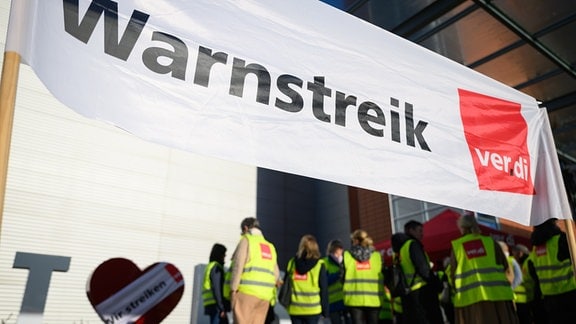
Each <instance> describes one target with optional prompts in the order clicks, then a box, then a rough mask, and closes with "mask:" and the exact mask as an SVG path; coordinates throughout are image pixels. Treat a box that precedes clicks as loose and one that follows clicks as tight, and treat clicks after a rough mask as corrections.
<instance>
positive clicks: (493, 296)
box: [449, 215, 518, 324]
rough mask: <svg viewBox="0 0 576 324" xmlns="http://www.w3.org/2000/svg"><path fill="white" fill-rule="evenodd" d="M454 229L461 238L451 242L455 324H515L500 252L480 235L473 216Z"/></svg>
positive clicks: (491, 239)
mask: <svg viewBox="0 0 576 324" xmlns="http://www.w3.org/2000/svg"><path fill="white" fill-rule="evenodd" d="M458 228H459V229H460V233H462V236H461V237H460V238H458V239H455V240H453V241H452V252H451V256H450V274H449V280H450V283H451V284H452V287H453V289H454V297H453V302H454V315H455V316H454V317H455V320H456V324H485V323H490V324H517V323H518V316H517V315H516V311H515V310H514V302H513V299H514V294H513V292H512V286H510V281H508V278H507V277H506V270H507V269H508V267H509V266H510V265H509V262H508V260H507V258H506V256H505V255H504V252H503V251H502V249H501V248H500V246H499V244H498V243H497V242H496V241H495V240H494V239H493V238H491V237H490V236H485V235H482V234H480V227H479V226H478V223H477V222H476V218H475V217H474V216H473V215H463V216H461V217H460V218H459V219H458Z"/></svg>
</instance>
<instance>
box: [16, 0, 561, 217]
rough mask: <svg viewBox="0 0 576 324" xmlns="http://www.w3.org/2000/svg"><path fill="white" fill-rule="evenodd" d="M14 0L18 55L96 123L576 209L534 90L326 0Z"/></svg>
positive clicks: (169, 140) (464, 204) (554, 210)
mask: <svg viewBox="0 0 576 324" xmlns="http://www.w3.org/2000/svg"><path fill="white" fill-rule="evenodd" d="M15 2H16V3H19V10H14V9H15V8H13V11H12V16H11V23H12V25H11V26H10V32H9V37H8V45H7V50H14V51H18V52H19V53H20V54H21V55H22V56H23V59H24V61H25V62H26V63H27V64H29V65H30V66H32V68H33V69H34V70H35V72H36V73H37V74H38V76H39V77H40V79H41V80H42V81H43V82H44V83H45V85H46V86H47V88H48V89H49V90H50V91H51V92H52V93H53V94H54V96H56V97H57V98H58V99H59V100H61V101H62V102H63V103H64V104H66V105H67V106H69V107H70V108H72V109H74V110H75V111H77V112H78V113H80V114H82V115H84V116H86V117H89V118H97V119H101V120H104V121H106V122H109V123H112V124H114V125H116V126H118V127H120V128H122V129H125V130H126V131H128V132H130V133H132V134H134V135H136V136H139V137H141V138H144V139H147V140H150V141H153V142H156V143H161V144H164V145H167V146H171V147H175V148H179V149H182V150H187V151H191V152H196V153H200V154H205V155H209V156H213V157H217V158H222V159H227V160H233V161H238V162H242V163H246V164H251V165H257V166H260V167H265V168H269V169H275V170H280V171H284V172H289V173H295V174H300V175H304V176H308V177H313V178H318V179H324V180H329V181H333V182H338V183H343V184H347V185H351V186H357V187H362V188H367V189H372V190H376V191H380V192H386V193H391V194H396V195H401V196H405V197H410V198H416V199H421V200H425V201H430V202H434V203H438V204H443V205H448V206H453V207H457V208H463V209H468V210H472V211H477V212H481V213H485V214H490V215H494V216H497V217H503V218H507V219H511V220H514V221H517V222H519V223H523V224H538V223H540V222H542V221H543V220H545V219H547V218H550V217H557V218H568V217H570V208H569V205H568V200H567V197H566V193H565V189H564V186H563V183H562V177H561V174H560V169H559V166H558V161H557V156H556V151H555V148H554V145H553V141H552V136H551V130H550V127H549V124H548V120H547V115H546V111H545V110H544V109H540V108H538V106H537V103H536V101H535V100H534V99H533V98H531V97H529V96H527V95H525V94H523V93H521V92H519V91H516V90H514V89H512V88H510V87H508V86H506V85H504V84H501V83H499V82H496V81H494V80H492V79H490V78H487V77H486V76H483V75H481V74H479V73H476V72H474V71H472V70H470V69H468V68H466V67H464V66H462V65H460V64H457V63H455V62H453V61H451V60H449V59H447V58H445V57H442V56H440V55H437V54H435V53H433V52H430V51H428V50H426V49H424V48H422V47H420V46H418V45H415V44H413V43H411V42H408V41H406V40H403V39H401V38H399V37H396V36H395V35H393V34H390V33H388V32H386V31H384V30H382V29H380V28H378V27H376V26H373V25H370V24H368V23H366V22H364V21H361V20H359V19H357V18H355V17H353V16H351V15H349V14H347V13H345V12H342V11H340V10H337V9H335V8H332V7H330V6H328V5H326V4H324V3H321V2H319V1H316V0H291V1H286V0H228V1H225V0H219V1H213V0H195V1H189V0H123V1H110V0H93V1H89V0H42V1H40V0H18V1H15ZM24 3H25V4H27V6H26V5H24ZM20 6H21V7H20ZM15 22H18V23H21V22H29V23H30V24H29V26H26V25H23V26H16V25H15Z"/></svg>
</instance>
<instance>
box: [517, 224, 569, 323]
mask: <svg viewBox="0 0 576 324" xmlns="http://www.w3.org/2000/svg"><path fill="white" fill-rule="evenodd" d="M556 221H557V219H556V218H550V219H548V220H546V221H545V222H543V223H542V224H540V225H537V226H535V227H534V231H533V232H532V235H531V237H530V241H531V243H532V246H533V248H532V254H531V257H530V259H529V261H528V262H529V263H528V269H529V273H530V275H531V276H532V278H533V279H534V281H535V283H536V285H535V289H536V293H535V294H536V296H535V297H536V298H538V297H539V295H541V296H542V299H541V300H542V305H543V306H544V307H543V308H544V310H545V314H542V312H541V311H540V312H539V313H538V312H537V313H536V314H535V316H534V317H535V318H534V322H535V323H545V321H546V320H547V322H548V323H560V322H563V321H566V319H568V318H571V319H573V318H576V308H575V307H574V305H576V289H575V287H576V283H575V282H574V272H573V270H572V264H571V261H570V250H569V247H568V240H567V238H566V233H564V232H562V230H561V229H560V228H559V227H558V225H557V224H556ZM554 252H555V253H554ZM554 254H555V255H554ZM546 255H549V256H550V258H548V260H549V262H550V263H549V264H548V263H545V264H541V265H540V266H538V264H537V261H536V259H537V258H545V257H546ZM551 283H552V284H551ZM544 285H547V287H545V286H544ZM545 288H546V289H545ZM536 300H538V299H536ZM536 306H537V305H536ZM538 310H540V309H539V308H537V307H536V308H534V311H538Z"/></svg>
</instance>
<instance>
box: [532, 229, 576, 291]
mask: <svg viewBox="0 0 576 324" xmlns="http://www.w3.org/2000/svg"><path fill="white" fill-rule="evenodd" d="M559 239H560V235H559V234H558V235H555V236H553V237H552V238H550V239H549V240H548V242H546V244H543V245H539V246H534V247H532V252H531V253H530V255H531V258H532V260H533V262H534V268H535V270H536V274H537V275H538V279H539V280H540V289H541V290H542V295H543V296H552V295H558V294H562V293H565V292H568V291H572V290H575V289H576V280H575V279H574V272H573V270H572V263H571V261H570V258H568V259H566V260H564V261H562V262H560V261H558V258H557V255H558V240H559Z"/></svg>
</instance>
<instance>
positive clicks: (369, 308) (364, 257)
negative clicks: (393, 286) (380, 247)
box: [342, 230, 384, 324]
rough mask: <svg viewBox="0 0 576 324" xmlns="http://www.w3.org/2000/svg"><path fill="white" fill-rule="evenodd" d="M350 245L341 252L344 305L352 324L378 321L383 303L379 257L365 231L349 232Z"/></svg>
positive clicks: (370, 323) (367, 323) (382, 282)
mask: <svg viewBox="0 0 576 324" xmlns="http://www.w3.org/2000/svg"><path fill="white" fill-rule="evenodd" d="M351 239H352V246H351V248H350V250H348V251H344V256H343V264H344V286H343V288H342V289H343V291H344V305H346V307H347V308H348V310H349V312H350V317H351V319H352V323H353V324H360V323H366V324H377V323H378V312H379V311H380V307H381V306H382V303H381V297H380V296H382V295H383V294H384V278H383V274H382V257H381V255H380V253H378V252H376V251H374V246H373V241H372V238H370V236H368V234H367V233H366V231H364V230H356V231H354V232H353V233H352V235H351Z"/></svg>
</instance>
